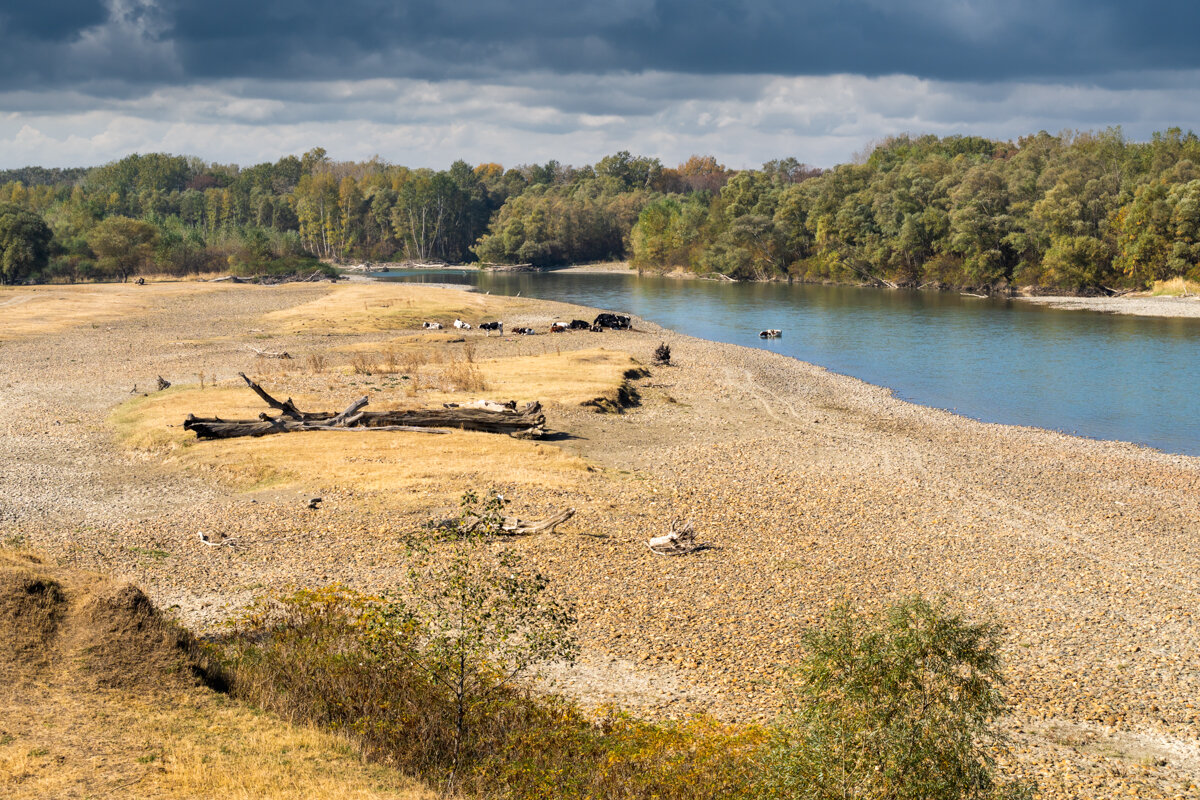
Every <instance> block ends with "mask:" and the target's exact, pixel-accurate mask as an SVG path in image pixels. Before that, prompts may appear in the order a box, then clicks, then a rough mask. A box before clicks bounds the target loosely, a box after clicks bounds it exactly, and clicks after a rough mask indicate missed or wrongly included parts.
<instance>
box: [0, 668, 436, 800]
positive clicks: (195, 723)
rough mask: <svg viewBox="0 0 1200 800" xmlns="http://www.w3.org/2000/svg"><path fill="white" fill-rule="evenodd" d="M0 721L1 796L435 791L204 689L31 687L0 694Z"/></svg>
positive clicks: (286, 796)
mask: <svg viewBox="0 0 1200 800" xmlns="http://www.w3.org/2000/svg"><path fill="white" fill-rule="evenodd" d="M0 730H3V731H5V734H4V735H3V736H0V796H3V797H5V798H8V799H9V800H34V798H38V799H39V800H40V799H41V798H49V797H97V798H99V797H104V798H112V797H137V798H164V800H167V799H169V800H176V799H179V800H182V798H212V797H220V798H223V800H303V799H304V798H314V797H338V798H343V797H344V798H354V800H385V799H386V800H425V798H433V797H436V796H437V795H436V793H434V792H433V791H430V790H429V789H427V788H426V787H424V786H422V785H421V784H419V783H418V782H417V781H415V780H413V779H411V778H408V777H406V776H404V775H401V774H399V773H397V772H394V771H392V770H389V769H386V768H384V767H380V766H376V765H370V764H366V763H363V762H362V761H361V759H359V758H358V756H357V755H356V754H355V753H354V751H353V749H352V748H351V747H350V746H349V745H348V744H347V742H346V741H345V740H343V739H341V738H339V737H337V736H334V735H332V734H328V733H324V732H321V731H318V730H314V729H311V728H306V727H298V726H296V725H292V724H289V723H287V722H284V721H283V720H280V719H278V718H277V717H274V716H272V715H269V714H263V713H257V712H254V711H252V710H250V709H248V708H247V707H245V706H242V705H240V704H238V703H236V702H234V701H231V700H228V699H225V698H223V697H221V696H219V695H215V694H213V693H211V692H209V691H208V690H203V689H197V690H196V691H195V692H187V693H180V694H175V695H165V694H164V695H155V694H150V695H142V696H137V695H133V694H130V693H126V692H111V691H110V692H100V693H97V692H82V691H74V690H72V689H70V688H61V687H45V686H42V687H37V688H30V689H26V690H25V691H24V697H23V698H21V699H18V700H17V701H16V702H4V703H0Z"/></svg>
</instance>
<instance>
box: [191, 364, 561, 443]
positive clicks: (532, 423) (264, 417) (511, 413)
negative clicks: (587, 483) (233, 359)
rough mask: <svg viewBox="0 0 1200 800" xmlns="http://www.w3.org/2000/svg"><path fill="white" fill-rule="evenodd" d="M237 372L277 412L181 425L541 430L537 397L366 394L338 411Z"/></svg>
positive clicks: (226, 433) (227, 433)
mask: <svg viewBox="0 0 1200 800" xmlns="http://www.w3.org/2000/svg"><path fill="white" fill-rule="evenodd" d="M238 374H239V375H241V378H242V380H244V381H245V382H246V385H247V386H249V387H250V389H251V390H252V391H253V392H254V393H255V394H257V395H258V396H259V397H260V398H262V400H263V402H264V403H266V404H267V405H268V406H270V407H271V408H273V409H275V410H277V411H278V412H279V415H278V416H275V417H272V416H271V415H269V414H265V413H264V414H259V415H258V419H236V420H225V419H220V418H219V417H197V416H194V415H192V414H189V415H188V417H187V419H186V420H184V423H183V428H184V430H189V431H192V432H194V433H195V434H196V437H197V438H199V439H234V438H237V437H240V436H269V435H271V434H276V433H294V432H296V431H414V432H420V433H445V432H446V431H445V430H439V429H444V428H457V429H459V430H465V431H483V432H485V433H506V434H508V435H509V436H514V437H517V438H520V439H536V438H539V437H541V436H542V435H543V434H544V433H545V427H546V415H545V414H543V413H542V405H541V403H536V402H535V403H526V404H525V407H524V408H522V409H520V410H517V409H505V410H503V411H496V410H490V409H483V408H464V407H458V408H422V409H413V410H409V411H362V408H363V407H365V406H366V405H367V403H368V400H367V398H366V397H361V398H359V399H358V400H355V401H354V402H353V403H351V404H350V405H349V406H347V407H346V409H345V410H344V411H342V412H340V413H335V412H332V411H317V412H306V411H301V410H300V409H298V408H296V404H295V403H293V402H292V399H291V398H290V397H289V398H288V399H287V400H285V401H283V402H280V401H279V400H276V399H275V398H274V397H272V396H271V395H269V394H267V392H266V391H265V390H264V389H263V388H262V387H261V386H259V385H258V384H257V383H255V382H254V381H252V380H250V379H249V378H247V377H246V375H245V374H244V373H238Z"/></svg>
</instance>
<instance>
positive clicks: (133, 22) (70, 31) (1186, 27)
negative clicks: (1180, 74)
mask: <svg viewBox="0 0 1200 800" xmlns="http://www.w3.org/2000/svg"><path fill="white" fill-rule="evenodd" d="M8 2H9V3H10V4H12V5H13V6H14V8H13V9H11V10H6V11H0V67H3V72H4V75H5V76H7V78H8V80H7V81H5V80H4V78H3V77H0V82H5V83H7V85H9V86H12V85H14V84H15V83H16V82H18V81H24V82H26V83H38V84H42V85H55V84H57V85H64V84H70V83H78V82H81V81H87V80H89V79H91V78H94V77H96V76H101V75H106V74H107V75H119V76H121V78H122V79H124V80H130V81H135V82H147V83H181V82H183V83H186V82H189V81H203V80H211V79H217V78H236V77H246V78H264V79H285V80H314V79H320V80H328V79H334V80H336V79H361V78H365V77H415V78H424V79H432V80H441V79H447V78H454V77H466V78H480V77H486V78H489V79H492V80H495V79H497V78H498V77H499V76H500V75H503V74H518V73H525V72H530V71H544V72H549V73H557V74H568V73H592V74H597V73H611V72H617V71H629V72H639V71H644V70H660V71H665V72H672V73H687V74H697V75H715V74H732V73H738V74H753V73H758V74H776V75H828V74H836V73H850V74H863V75H887V74H909V75H916V76H919V77H925V78H931V79H938V80H1012V79H1033V80H1062V79H1064V78H1085V77H1086V78H1092V79H1094V78H1096V77H1097V76H1104V75H1108V74H1111V73H1115V72H1122V71H1123V72H1126V73H1128V72H1138V71H1141V70H1146V69H1162V70H1182V69H1190V68H1195V67H1198V66H1200V47H1196V46H1195V44H1194V35H1195V31H1196V30H1197V29H1200V4H1197V3H1195V2H1182V1H1181V0H1150V1H1149V2H1143V3H1139V4H1134V3H1126V2H1118V1H1115V0H1109V1H1108V2H1103V3H1101V2H1088V1H1087V0H1041V1H1040V2H1038V1H1035V0H1010V1H1009V2H1006V3H996V2H992V0H986V1H985V0H908V2H887V0H841V1H840V2H838V1H837V0H823V1H822V2H796V0H726V1H725V2H718V0H606V1H605V2H590V3H584V4H571V3H562V2H561V0H456V2H452V3H451V2H433V1H432V0H399V1H397V0H357V1H356V0H262V1H251V2H248V1H247V0H107V2H106V3H105V5H104V6H102V5H100V4H99V3H97V2H94V0H49V2H39V3H22V4H21V5H20V6H19V7H16V6H17V3H16V2H15V0H8ZM47 41H51V42H59V43H62V45H63V46H62V47H59V48H54V47H46V46H44V45H45V43H46V42H47ZM89 43H90V44H92V45H94V46H93V47H91V48H90V49H88V48H87V47H86V46H87V45H88V44H89ZM64 48H65V49H64ZM81 48H82V49H84V50H86V51H87V52H85V53H82V54H81V53H79V52H76V51H77V50H79V49H81Z"/></svg>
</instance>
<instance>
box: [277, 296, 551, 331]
mask: <svg viewBox="0 0 1200 800" xmlns="http://www.w3.org/2000/svg"><path fill="white" fill-rule="evenodd" d="M531 307H532V306H531V305H530V304H529V303H528V302H525V301H522V300H519V299H516V298H510V297H499V296H491V295H481V294H476V293H474V292H464V291H459V290H457V289H440V288H436V287H429V286H411V285H408V284H402V283H372V284H361V283H355V284H344V285H339V286H334V287H332V289H331V291H330V292H329V293H328V294H326V295H325V296H324V297H321V298H319V299H317V300H313V301H311V302H308V303H303V304H301V305H298V306H295V307H293V308H287V309H283V310H281V311H273V312H271V313H270V314H267V315H266V317H265V321H266V322H267V323H268V324H269V325H271V326H272V327H274V328H275V329H277V330H279V331H280V332H284V333H346V334H350V333H354V334H361V333H375V332H378V331H389V330H396V329H398V328H400V329H405V328H420V327H421V323H423V322H427V321H428V322H440V323H442V324H443V325H446V326H450V325H452V324H453V322H454V320H455V318H461V319H464V320H467V321H468V322H471V324H472V325H474V324H476V323H478V322H479V321H481V320H483V318H484V317H487V318H489V319H491V318H499V317H502V316H503V315H505V314H512V313H514V312H516V311H520V310H523V309H528V308H531Z"/></svg>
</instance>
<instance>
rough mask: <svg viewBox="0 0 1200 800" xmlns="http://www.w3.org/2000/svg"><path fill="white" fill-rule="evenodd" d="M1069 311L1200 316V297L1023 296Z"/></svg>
mask: <svg viewBox="0 0 1200 800" xmlns="http://www.w3.org/2000/svg"><path fill="white" fill-rule="evenodd" d="M1019 299H1021V300H1025V301H1027V302H1030V303H1037V304H1038V305H1043V306H1051V307H1052V308H1062V309H1066V310H1068V311H1103V312H1106V313H1109V314H1132V315H1135V316H1139V317H1200V297H1165V296H1164V297H1142V296H1140V295H1139V296H1133V297H1022V298H1019Z"/></svg>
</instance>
